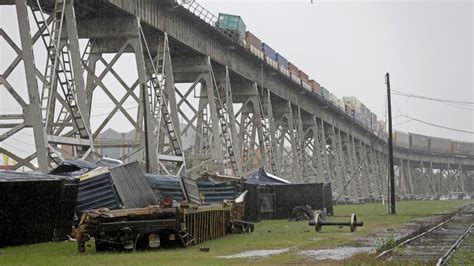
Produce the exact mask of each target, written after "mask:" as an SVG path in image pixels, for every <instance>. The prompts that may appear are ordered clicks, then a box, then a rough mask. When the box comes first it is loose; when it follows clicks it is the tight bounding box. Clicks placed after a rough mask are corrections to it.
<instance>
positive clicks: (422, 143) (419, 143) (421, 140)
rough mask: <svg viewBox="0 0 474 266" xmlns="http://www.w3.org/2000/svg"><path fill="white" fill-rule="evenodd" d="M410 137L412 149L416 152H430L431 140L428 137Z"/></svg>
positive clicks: (416, 135) (415, 135)
mask: <svg viewBox="0 0 474 266" xmlns="http://www.w3.org/2000/svg"><path fill="white" fill-rule="evenodd" d="M409 135H410V148H411V149H412V150H415V151H425V152H429V149H430V147H429V146H430V143H429V141H430V139H429V137H428V136H424V135H419V134H413V133H409Z"/></svg>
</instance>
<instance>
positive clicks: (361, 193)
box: [0, 0, 474, 201]
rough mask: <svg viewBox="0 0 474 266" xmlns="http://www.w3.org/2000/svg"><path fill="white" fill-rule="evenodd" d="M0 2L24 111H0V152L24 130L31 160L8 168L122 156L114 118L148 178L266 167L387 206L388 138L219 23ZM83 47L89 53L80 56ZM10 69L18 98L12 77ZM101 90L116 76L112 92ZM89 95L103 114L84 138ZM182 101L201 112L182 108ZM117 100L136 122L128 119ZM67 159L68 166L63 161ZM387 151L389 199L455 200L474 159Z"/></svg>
mask: <svg viewBox="0 0 474 266" xmlns="http://www.w3.org/2000/svg"><path fill="white" fill-rule="evenodd" d="M0 4H2V5H15V7H16V10H17V19H18V25H19V29H18V30H19V34H20V40H21V41H20V42H21V43H20V44H17V43H15V42H14V41H13V39H12V38H11V37H10V36H9V35H8V34H7V33H6V32H5V31H4V30H3V29H0V39H2V38H3V39H4V40H5V41H6V43H7V44H8V46H10V47H11V48H12V49H11V51H13V53H14V59H13V60H12V61H11V63H10V65H9V67H8V68H6V70H5V71H4V72H3V73H0V74H1V76H0V86H1V87H3V88H5V89H6V90H7V91H8V92H9V94H10V95H12V96H13V97H14V99H15V100H16V102H17V103H18V106H20V107H21V109H22V110H23V111H22V113H20V114H0V121H1V122H0V128H2V130H3V131H2V132H1V135H0V141H5V140H6V139H8V138H9V137H11V136H13V135H15V134H16V133H17V132H19V131H20V130H22V129H24V128H32V130H33V134H34V143H35V144H34V145H35V150H36V151H35V152H33V153H31V154H30V155H27V156H19V155H17V154H16V153H15V152H13V151H12V150H9V149H7V148H6V147H5V146H4V147H0V153H3V154H6V155H8V156H9V157H10V158H13V159H14V160H16V161H17V162H18V164H17V165H15V167H14V168H19V167H22V166H24V167H27V168H31V169H34V170H40V171H43V172H46V171H48V169H49V168H50V167H51V165H53V164H55V163H58V162H60V161H61V160H65V159H69V158H84V159H86V160H88V159H93V158H94V157H95V156H98V155H99V154H97V153H96V151H95V148H98V147H113V146H117V145H119V143H118V142H117V143H115V142H114V141H104V140H101V139H99V138H98V135H99V134H100V133H101V132H102V131H103V130H104V128H106V126H107V125H108V123H109V122H110V121H111V119H114V117H117V115H118V114H122V117H123V119H124V120H126V121H127V122H129V123H130V124H131V125H133V127H134V129H135V140H134V141H130V143H129V145H130V147H131V149H132V152H131V154H133V156H134V158H137V159H138V160H139V161H143V160H144V159H143V158H144V157H145V156H144V154H145V150H147V151H148V152H147V153H148V158H149V161H150V168H151V171H152V172H164V173H167V174H173V175H184V174H188V175H193V174H194V175H195V174H198V173H199V171H201V169H202V168H203V167H207V168H208V169H215V170H217V171H219V172H220V173H223V174H225V173H226V174H232V175H236V176H245V175H246V174H247V173H249V172H250V171H253V170H255V169H257V168H259V167H262V166H264V167H265V169H267V170H268V171H269V172H271V173H274V174H275V175H278V176H281V177H283V178H287V179H289V180H290V181H292V182H302V183H305V182H331V184H332V186H333V191H334V192H335V194H337V195H343V197H341V200H342V201H363V200H366V199H380V198H381V197H384V198H385V199H386V198H387V195H386V192H387V178H386V176H387V170H386V169H387V158H386V157H387V156H386V154H387V150H386V141H385V140H383V139H382V138H379V136H378V135H377V134H374V132H371V131H369V130H368V129H367V128H365V127H363V126H362V125H361V124H360V123H356V122H355V121H354V120H353V119H351V117H350V116H348V115H347V114H346V113H345V112H342V111H341V110H340V109H337V108H336V107H335V106H333V105H331V104H329V103H328V102H327V101H324V99H322V98H321V97H318V95H312V94H309V93H308V92H307V91H305V90H303V89H302V88H301V87H300V86H299V85H298V84H296V83H294V82H292V81H291V79H289V78H288V77H287V76H285V75H282V74H281V73H279V72H278V71H277V70H275V68H273V67H271V66H270V65H268V64H266V63H265V61H263V60H261V59H260V58H258V57H256V56H254V55H253V54H252V53H250V52H249V51H248V50H247V49H246V48H245V47H244V46H243V45H242V44H241V43H239V42H238V41H236V40H235V38H234V36H232V35H229V34H227V33H226V32H223V31H221V30H219V29H217V28H215V27H213V23H215V20H216V17H215V16H213V15H212V14H211V13H209V12H208V11H206V10H205V9H204V8H202V7H201V6H199V5H198V4H197V3H196V2H193V3H191V4H185V5H180V4H178V3H176V2H174V1H170V0H139V1H125V0H109V1H106V0H102V1H92V0H75V1H74V2H73V1H72V0H58V1H47V0H41V1H27V0H16V1H12V0H0ZM0 8H1V7H0ZM29 10H30V11H29ZM28 13H30V14H32V15H33V16H31V15H30V16H28ZM31 25H33V26H31ZM83 40H87V45H86V46H85V48H83V49H80V42H84V41H83ZM37 47H40V48H37ZM39 49H41V51H40V52H42V53H43V55H45V56H46V63H45V64H44V65H39V64H37V61H35V60H34V58H35V57H34V54H35V53H38V51H39ZM3 52H4V51H2V53H3ZM124 54H129V55H132V56H133V58H134V61H135V63H136V73H137V74H136V77H135V79H136V81H135V82H134V83H133V84H131V85H130V84H127V83H126V82H124V81H123V79H122V78H121V75H119V74H118V73H120V72H119V70H117V68H118V67H117V66H116V62H117V61H118V60H119V59H120V58H121V57H122V56H124ZM36 56H37V55H36ZM106 56H110V58H111V59H109V60H108V59H107V58H106ZM20 64H23V66H24V73H23V75H24V76H23V77H24V79H25V80H26V89H27V95H28V99H23V98H22V97H21V96H20V95H21V94H20V93H19V91H20V89H23V88H22V87H21V86H18V85H15V84H14V81H13V79H12V78H10V79H9V77H10V74H11V73H12V72H13V71H14V69H15V68H18V67H19V66H20ZM133 67H135V65H133ZM104 77H107V78H104ZM106 79H113V80H114V83H113V85H111V83H110V82H107V80H106ZM10 80H11V81H10ZM183 86H186V87H187V88H186V89H183ZM119 91H120V92H119ZM98 94H100V95H102V96H103V97H107V98H108V100H110V101H111V102H112V103H113V105H114V108H113V109H112V111H111V112H110V113H109V114H107V117H106V118H105V119H104V120H103V121H102V122H101V123H100V124H99V125H98V126H97V127H94V128H92V127H91V113H93V112H94V109H95V108H97V106H96V104H95V103H94V99H95V97H96V96H97V95H98ZM120 94H122V95H121V96H118V95H120ZM104 95H105V96H104ZM191 98H197V99H198V101H199V103H198V104H197V105H196V104H192V103H191V100H190V99H191ZM126 102H127V103H128V102H133V103H134V104H136V105H137V106H138V111H137V112H136V113H135V114H134V113H132V112H131V111H130V110H128V109H127V108H125V107H124V103H126ZM180 119H181V120H183V121H185V122H186V125H185V126H184V127H182V126H180V123H179V121H180ZM145 120H146V122H147V123H144V121H145ZM145 125H147V126H146V127H145ZM190 131H194V132H195V140H194V145H193V147H192V148H191V149H187V150H183V146H182V143H181V142H182V136H183V135H185V134H187V132H190ZM145 147H147V149H145ZM66 148H68V149H69V150H70V153H72V155H69V156H68V155H67V154H65V153H64V152H63V151H62V149H63V150H64V149H66ZM394 153H395V154H394V155H395V164H396V174H397V180H396V185H397V191H398V193H399V195H400V196H403V195H439V194H443V193H455V192H465V184H464V183H465V181H466V180H467V179H472V178H473V176H474V172H473V171H474V156H466V155H456V154H443V153H430V152H415V151H412V150H410V149H405V148H401V147H395V152H394ZM33 161H34V162H35V163H33ZM36 162H37V163H36Z"/></svg>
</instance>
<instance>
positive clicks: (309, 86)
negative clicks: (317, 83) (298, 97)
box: [301, 80, 311, 91]
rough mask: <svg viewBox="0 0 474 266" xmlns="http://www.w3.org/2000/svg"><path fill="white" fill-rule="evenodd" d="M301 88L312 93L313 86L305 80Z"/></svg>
mask: <svg viewBox="0 0 474 266" xmlns="http://www.w3.org/2000/svg"><path fill="white" fill-rule="evenodd" d="M301 86H303V88H305V89H306V90H308V91H311V85H309V83H307V82H305V81H304V80H301Z"/></svg>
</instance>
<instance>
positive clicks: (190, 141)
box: [96, 124, 195, 160]
mask: <svg viewBox="0 0 474 266" xmlns="http://www.w3.org/2000/svg"><path fill="white" fill-rule="evenodd" d="M185 126H186V125H185V124H180V128H184V127H185ZM194 138H195V133H194V130H193V129H192V128H191V127H189V128H188V129H187V130H186V132H185V134H183V135H182V137H181V141H182V143H181V145H182V147H183V150H187V149H189V148H191V147H192V146H193V145H194ZM97 139H98V140H120V144H119V146H120V147H97V148H96V152H97V153H99V154H101V155H102V156H104V157H108V158H113V159H119V160H125V159H129V160H130V159H131V158H133V157H134V156H133V155H131V156H130V157H131V158H128V156H129V155H130V154H132V153H133V151H134V147H131V146H129V143H130V141H131V140H135V130H131V131H129V132H117V131H115V130H114V129H112V128H108V129H106V130H105V131H103V132H102V133H100V134H99V135H98V136H97Z"/></svg>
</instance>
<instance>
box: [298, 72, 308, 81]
mask: <svg viewBox="0 0 474 266" xmlns="http://www.w3.org/2000/svg"><path fill="white" fill-rule="evenodd" d="M298 78H300V79H302V80H304V81H306V82H309V76H308V75H307V74H306V73H304V72H303V71H301V70H299V71H298Z"/></svg>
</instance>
